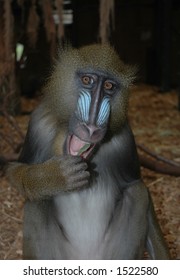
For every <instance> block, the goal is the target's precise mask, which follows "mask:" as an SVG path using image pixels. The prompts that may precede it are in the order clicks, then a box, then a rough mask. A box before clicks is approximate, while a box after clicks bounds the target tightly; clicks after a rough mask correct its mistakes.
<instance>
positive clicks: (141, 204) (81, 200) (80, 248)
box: [24, 140, 148, 259]
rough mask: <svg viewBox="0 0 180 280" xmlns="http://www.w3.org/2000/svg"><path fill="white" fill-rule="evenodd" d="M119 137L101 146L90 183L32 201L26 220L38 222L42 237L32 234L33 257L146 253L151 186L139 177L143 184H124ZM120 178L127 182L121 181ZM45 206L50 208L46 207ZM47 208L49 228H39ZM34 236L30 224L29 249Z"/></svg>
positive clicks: (121, 256) (137, 255)
mask: <svg viewBox="0 0 180 280" xmlns="http://www.w3.org/2000/svg"><path fill="white" fill-rule="evenodd" d="M113 141H114V143H113V145H112V143H111V144H104V145H105V147H104V148H103V149H101V148H100V149H99V151H98V152H97V154H96V156H95V157H94V159H93V164H94V165H95V166H96V169H95V171H96V172H97V177H96V180H94V181H93V182H92V183H91V185H90V186H89V188H87V189H84V190H80V191H77V192H70V193H64V194H60V195H58V196H56V197H54V198H53V199H52V200H49V203H48V204H47V203H46V204H44V203H43V201H42V202H40V203H39V202H37V203H35V202H27V204H26V208H25V215H26V216H27V218H26V219H25V220H26V221H27V220H28V223H32V229H34V231H36V237H37V239H38V242H34V243H33V242H32V239H31V237H30V240H31V243H32V244H36V248H34V250H33V255H32V256H29V257H28V258H35V259H139V258H142V256H143V249H144V243H145V238H146V228H147V225H146V223H147V221H146V214H147V213H146V211H142V209H147V207H148V197H147V191H146V188H145V187H144V186H143V184H142V183H140V181H139V180H137V182H138V184H136V183H135V182H134V183H135V184H134V185H132V184H131V183H129V182H127V180H126V181H124V184H122V178H121V176H122V174H120V173H121V171H120V170H119V171H118V170H117V169H116V168H117V167H116V168H115V166H113V162H112V163H111V160H110V157H111V154H112V153H113V151H112V147H114V148H115V150H116V148H117V149H119V147H116V145H117V146H118V145H119V144H118V142H116V140H113ZM109 147H111V151H110V150H109ZM114 152H115V151H114ZM119 156H120V155H119V154H116V156H115V155H113V161H114V165H117V160H118V158H119ZM107 158H108V166H107V165H106V162H107ZM102 162H103V165H102ZM120 178H121V180H119V179H120ZM120 181H121V185H119V184H118V183H119V182H120ZM31 203H34V204H35V205H36V206H35V207H34V208H33V211H34V213H30V212H31V209H32V207H29V206H30V204H31ZM43 207H44V211H41V209H42V208H43ZM42 212H43V213H44V214H43V215H44V217H42V219H37V220H41V221H43V222H42V227H43V229H42V228H41V230H39V228H40V227H39V225H38V226H37V227H36V217H38V215H42V214H41V213H42ZM52 213H54V215H53V218H52V216H51V214H52ZM122 225H123V226H122ZM38 230H39V232H38ZM28 235H29V232H26V225H25V231H24V242H25V244H26V246H25V248H27V247H28V246H27V244H28ZM52 236H53V239H52V238H51V237H52ZM62 240H63V242H62ZM125 244H127V245H128V246H125ZM131 244H132V246H131ZM29 245H30V246H29V247H31V246H32V245H31V244H29ZM122 245H123V246H122ZM127 247H128V250H127ZM135 252H136V253H135ZM25 254H26V252H25ZM34 254H35V255H34Z"/></svg>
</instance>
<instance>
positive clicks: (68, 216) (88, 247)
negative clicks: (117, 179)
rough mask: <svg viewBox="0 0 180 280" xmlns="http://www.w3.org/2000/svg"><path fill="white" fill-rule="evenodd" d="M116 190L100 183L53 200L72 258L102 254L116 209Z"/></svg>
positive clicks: (99, 255) (94, 256) (93, 256)
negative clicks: (113, 190)
mask: <svg viewBox="0 0 180 280" xmlns="http://www.w3.org/2000/svg"><path fill="white" fill-rule="evenodd" d="M113 193H114V192H112V190H111V188H107V186H105V185H103V184H101V185H100V184H98V183H97V184H96V185H95V184H94V185H92V186H91V188H89V189H86V190H83V191H80V192H74V193H69V194H63V195H59V196H57V197H56V198H55V199H54V203H55V209H56V215H57V220H58V223H59V224H60V225H61V227H62V229H63V231H64V235H65V237H66V239H67V240H68V242H67V251H68V252H69V254H71V257H72V256H74V258H91V257H92V258H101V257H102V255H103V251H104V249H105V243H106V233H107V230H108V225H109V222H110V220H111V217H112V213H113V212H114V208H115V197H114V195H113ZM64 249H65V248H64ZM72 258H73V257H72Z"/></svg>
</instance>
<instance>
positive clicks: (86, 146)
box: [67, 135, 95, 159]
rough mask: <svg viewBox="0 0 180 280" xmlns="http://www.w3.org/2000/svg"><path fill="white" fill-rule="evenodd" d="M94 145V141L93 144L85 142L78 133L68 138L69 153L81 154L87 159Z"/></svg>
mask: <svg viewBox="0 0 180 280" xmlns="http://www.w3.org/2000/svg"><path fill="white" fill-rule="evenodd" d="M94 147H95V144H94V143H93V144H92V143H88V142H85V141H83V140H81V139H80V138H78V137H77V136H76V135H71V136H69V137H68V139H67V150H68V154H70V155H72V156H81V157H82V158H84V159H86V158H87V157H89V156H90V154H91V152H92V150H93V149H94Z"/></svg>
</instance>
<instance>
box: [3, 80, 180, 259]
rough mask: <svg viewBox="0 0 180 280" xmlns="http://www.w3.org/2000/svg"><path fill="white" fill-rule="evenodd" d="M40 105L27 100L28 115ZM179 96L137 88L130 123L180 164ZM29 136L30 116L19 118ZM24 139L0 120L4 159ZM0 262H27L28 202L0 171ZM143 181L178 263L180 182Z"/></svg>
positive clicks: (146, 175) (154, 176)
mask: <svg viewBox="0 0 180 280" xmlns="http://www.w3.org/2000/svg"><path fill="white" fill-rule="evenodd" d="M37 103H38V101H37V100H30V99H25V98H22V108H23V111H26V113H27V112H31V111H32V109H33V108H34V107H35V106H36V105H37ZM177 104H178V101H177V93H176V92H175V91H171V92H169V93H166V94H162V93H160V92H159V91H158V89H157V88H156V87H150V86H147V85H138V86H134V87H133V88H132V90H131V96H130V106H129V119H130V123H131V126H132V129H133V132H134V135H135V139H136V142H137V143H138V144H143V145H145V146H146V147H148V148H149V149H151V150H152V151H153V152H156V153H157V154H158V155H162V156H164V157H166V158H168V159H171V160H173V161H176V162H177V163H179V164H180V113H179V112H178V110H177ZM16 120H17V122H18V124H19V127H20V129H21V130H22V131H23V133H24V134H25V131H26V129H27V124H28V120H29V114H23V115H22V116H18V117H16ZM21 141H22V139H21V137H20V135H19V132H18V130H17V128H15V127H14V126H12V125H10V122H9V121H7V120H6V119H5V118H3V117H2V116H0V156H10V155H12V153H13V149H12V146H14V145H17V143H19V142H21ZM0 175H1V176H0V259H21V258H22V235H23V234H22V220H23V204H24V200H23V198H22V197H21V195H19V194H18V192H17V191H16V190H15V189H13V188H12V187H11V186H10V185H9V184H8V182H7V180H6V177H5V176H4V174H3V172H2V170H1V171H0ZM142 176H143V179H144V182H145V183H146V185H147V187H148V188H149V189H150V192H151V194H152V198H153V202H154V206H155V210H156V213H157V217H158V220H159V223H160V225H161V228H162V231H163V233H164V236H165V239H166V241H167V243H168V246H169V249H170V253H171V256H172V258H173V259H179V258H180V177H173V176H169V175H164V174H159V173H155V172H153V171H150V170H147V169H144V168H142Z"/></svg>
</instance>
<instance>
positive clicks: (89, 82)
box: [81, 76, 94, 85]
mask: <svg viewBox="0 0 180 280" xmlns="http://www.w3.org/2000/svg"><path fill="white" fill-rule="evenodd" d="M81 80H82V82H83V84H84V85H92V84H93V82H94V81H93V78H92V77H89V76H83V77H82V78H81Z"/></svg>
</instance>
